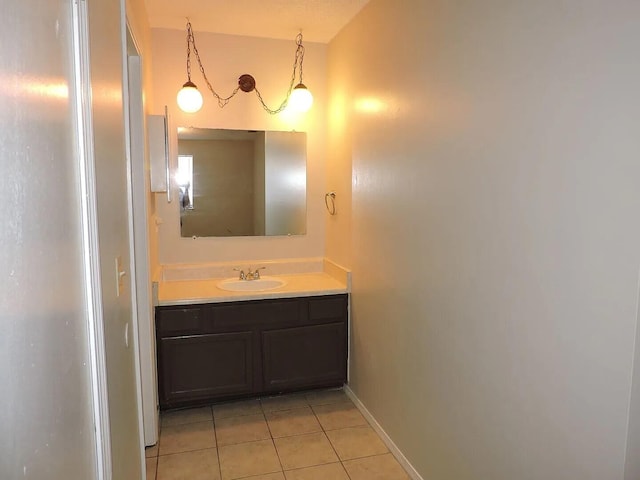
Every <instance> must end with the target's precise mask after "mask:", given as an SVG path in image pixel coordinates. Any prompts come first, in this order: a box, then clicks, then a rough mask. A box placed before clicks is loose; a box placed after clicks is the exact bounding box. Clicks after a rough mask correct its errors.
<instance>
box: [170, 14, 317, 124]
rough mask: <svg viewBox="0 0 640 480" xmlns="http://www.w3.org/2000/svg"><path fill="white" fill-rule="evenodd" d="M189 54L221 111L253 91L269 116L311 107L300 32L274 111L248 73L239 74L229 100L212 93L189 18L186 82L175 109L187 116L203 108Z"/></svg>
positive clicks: (311, 98)
mask: <svg viewBox="0 0 640 480" xmlns="http://www.w3.org/2000/svg"><path fill="white" fill-rule="evenodd" d="M191 51H193V54H194V56H195V57H196V61H197V62H198V67H199V69H200V73H201V74H202V78H203V79H204V81H205V83H206V85H207V88H208V89H209V91H210V92H211V94H212V95H213V96H214V98H215V99H216V100H217V101H218V106H219V107H220V108H224V107H225V106H226V105H227V104H228V103H229V101H230V100H231V99H232V98H233V97H234V96H235V95H236V94H237V93H238V91H240V90H242V91H243V92H246V93H249V92H256V96H257V97H258V100H259V101H260V104H261V105H262V108H263V109H264V110H265V111H266V112H267V113H269V114H271V115H275V114H277V113H280V112H282V111H283V110H284V109H285V108H287V106H291V107H292V108H293V109H295V110H297V111H300V112H306V111H307V110H308V109H309V108H311V104H312V103H313V96H312V95H311V92H309V90H308V89H307V87H306V86H305V85H304V84H303V83H302V74H303V71H302V66H303V63H304V46H303V45H302V33H299V34H298V35H297V37H296V52H295V58H294V62H293V71H292V73H291V79H290V81H289V87H288V89H287V93H286V95H285V98H284V100H283V101H282V102H281V103H280V105H279V106H278V107H277V108H273V109H272V108H270V107H269V106H267V104H266V103H265V102H264V100H263V99H262V94H261V93H260V90H258V88H257V87H256V80H255V78H253V76H251V75H249V74H248V73H245V74H243V75H240V78H238V86H237V87H236V88H235V89H234V90H233V91H232V92H231V95H229V96H228V97H223V96H221V95H219V94H218V93H217V92H216V91H215V90H214V88H213V86H212V85H211V82H210V81H209V79H208V78H207V74H206V73H205V70H204V66H203V65H202V61H201V60H200V54H199V53H198V48H197V47H196V41H195V37H194V35H193V28H192V26H191V22H190V21H189V19H187V82H186V83H185V84H184V85H183V87H182V89H181V90H180V91H179V92H178V106H179V107H180V109H181V110H183V111H185V112H188V113H194V112H197V111H198V110H200V108H201V107H202V95H201V94H200V92H199V91H198V87H196V85H195V84H194V83H193V82H192V81H191ZM296 78H297V80H298V81H297V82H296ZM294 85H295V86H294ZM198 98H199V101H198ZM185 99H189V102H187V100H185Z"/></svg>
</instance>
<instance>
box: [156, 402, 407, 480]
mask: <svg viewBox="0 0 640 480" xmlns="http://www.w3.org/2000/svg"><path fill="white" fill-rule="evenodd" d="M146 456H147V480H236V479H247V480H409V476H408V475H407V474H406V473H405V471H404V470H403V469H402V467H401V466H400V464H399V463H398V462H397V461H396V460H395V458H394V457H393V456H392V455H391V454H390V453H389V450H388V449H387V447H386V446H385V445H384V443H382V441H381V440H380V438H379V437H378V435H377V434H376V433H375V432H374V431H373V429H372V428H371V427H370V426H369V424H368V423H367V421H366V420H365V418H364V417H363V416H362V415H361V414H360V412H359V411H358V409H357V408H356V407H355V406H354V405H353V403H351V400H349V398H348V397H347V396H346V395H345V394H344V392H343V391H342V390H323V391H318V392H312V393H306V394H294V395H285V396H280V397H270V398H262V399H259V400H258V399H256V400H244V401H239V402H233V403H226V404H219V405H213V406H211V407H201V408H193V409H189V410H181V411H176V412H169V413H165V414H163V415H162V416H161V431H160V441H159V442H158V445H156V446H154V447H150V448H147V451H146Z"/></svg>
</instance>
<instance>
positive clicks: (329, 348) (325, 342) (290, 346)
mask: <svg viewBox="0 0 640 480" xmlns="http://www.w3.org/2000/svg"><path fill="white" fill-rule="evenodd" d="M262 375H263V378H262V379H263V387H264V390H265V391H267V392H279V391H286V390H293V389H297V388H305V387H322V386H334V385H342V384H343V383H344V382H345V380H346V376H347V341H346V324H345V323H344V322H340V323H329V324H324V325H311V326H304V327H296V328H283V329H278V330H269V331H263V332H262Z"/></svg>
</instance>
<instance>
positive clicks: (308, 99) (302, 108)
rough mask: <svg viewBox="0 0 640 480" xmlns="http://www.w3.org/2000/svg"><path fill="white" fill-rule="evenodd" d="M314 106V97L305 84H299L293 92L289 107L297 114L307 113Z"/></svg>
mask: <svg viewBox="0 0 640 480" xmlns="http://www.w3.org/2000/svg"><path fill="white" fill-rule="evenodd" d="M311 105H313V95H311V92H310V91H309V90H308V89H307V87H306V86H305V85H304V84H303V83H299V84H298V85H296V86H295V88H294V89H293V92H291V96H290V97H289V106H290V107H291V108H292V109H293V110H296V111H297V112H306V111H307V110H309V109H310V108H311Z"/></svg>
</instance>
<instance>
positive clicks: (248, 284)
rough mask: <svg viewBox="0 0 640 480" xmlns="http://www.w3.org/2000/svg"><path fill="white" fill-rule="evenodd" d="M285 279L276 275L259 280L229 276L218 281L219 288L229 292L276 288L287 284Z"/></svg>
mask: <svg viewBox="0 0 640 480" xmlns="http://www.w3.org/2000/svg"><path fill="white" fill-rule="evenodd" d="M285 283H286V282H285V281H284V280H280V279H279V278H275V277H262V278H260V279H259V280H238V279H237V278H228V279H227V280H222V281H221V282H218V288H221V289H222V290H227V291H229V292H264V291H265V290H274V289H276V288H279V287H282V286H283V285H285Z"/></svg>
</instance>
